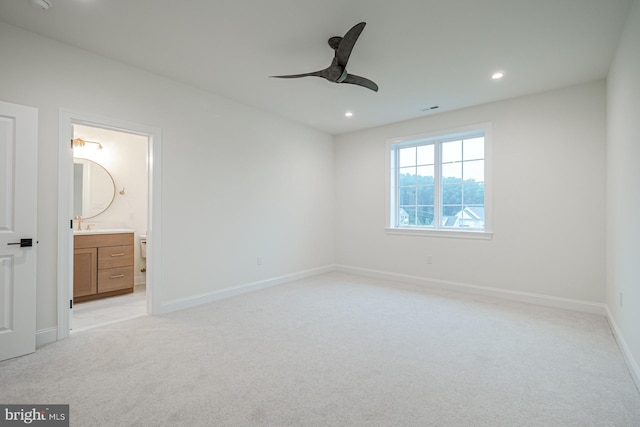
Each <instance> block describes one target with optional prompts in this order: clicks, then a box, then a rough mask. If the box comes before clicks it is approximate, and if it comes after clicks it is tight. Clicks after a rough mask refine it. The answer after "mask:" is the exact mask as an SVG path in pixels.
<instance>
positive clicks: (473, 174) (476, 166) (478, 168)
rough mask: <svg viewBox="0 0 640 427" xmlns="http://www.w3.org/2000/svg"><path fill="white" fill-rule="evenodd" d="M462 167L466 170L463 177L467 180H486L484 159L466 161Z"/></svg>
mask: <svg viewBox="0 0 640 427" xmlns="http://www.w3.org/2000/svg"><path fill="white" fill-rule="evenodd" d="M462 168H463V170H464V172H463V174H462V179H464V181H465V182H466V181H468V180H470V179H472V180H474V181H476V182H484V160H474V161H472V162H464V163H463V164H462Z"/></svg>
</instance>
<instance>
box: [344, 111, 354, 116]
mask: <svg viewBox="0 0 640 427" xmlns="http://www.w3.org/2000/svg"><path fill="white" fill-rule="evenodd" d="M344 116H345V117H351V116H353V113H352V112H351V111H347V112H346V113H344Z"/></svg>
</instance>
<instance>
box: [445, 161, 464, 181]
mask: <svg viewBox="0 0 640 427" xmlns="http://www.w3.org/2000/svg"><path fill="white" fill-rule="evenodd" d="M442 178H443V179H444V180H445V182H444V183H445V184H446V183H447V181H446V180H447V178H456V179H457V180H458V181H461V180H462V163H460V162H458V163H447V164H443V165H442Z"/></svg>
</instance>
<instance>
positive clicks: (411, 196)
mask: <svg viewBox="0 0 640 427" xmlns="http://www.w3.org/2000/svg"><path fill="white" fill-rule="evenodd" d="M415 204H416V187H400V205H401V206H403V205H415Z"/></svg>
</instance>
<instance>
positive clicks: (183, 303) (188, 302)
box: [158, 265, 334, 314]
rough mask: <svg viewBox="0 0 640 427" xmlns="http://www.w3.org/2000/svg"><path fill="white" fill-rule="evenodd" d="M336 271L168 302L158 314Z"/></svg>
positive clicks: (321, 270) (323, 270)
mask: <svg viewBox="0 0 640 427" xmlns="http://www.w3.org/2000/svg"><path fill="white" fill-rule="evenodd" d="M331 271H334V266H333V265H328V266H324V267H318V268H314V269H311V270H304V271H299V272H297V273H291V274H285V275H283V276H278V277H273V278H270V279H265V280H260V281H258V282H254V283H247V284H245V285H240V286H234V287H230V288H225V289H220V290H217V291H213V292H207V293H206V294H201V295H196V296H192V297H187V298H179V299H175V300H171V301H167V302H165V303H162V304H161V305H160V310H159V313H158V314H165V313H170V312H172V311H177V310H182V309H184V308H190V307H195V306H197V305H201V304H206V303H208V302H213V301H218V300H221V299H225V298H229V297H232V296H236V295H241V294H246V293H248V292H253V291H257V290H260V289H264V288H269V287H271V286H277V285H282V284H284V283H287V282H293V281H294V280H300V279H304V278H307V277H311V276H316V275H318V274H323V273H329V272H331Z"/></svg>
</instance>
